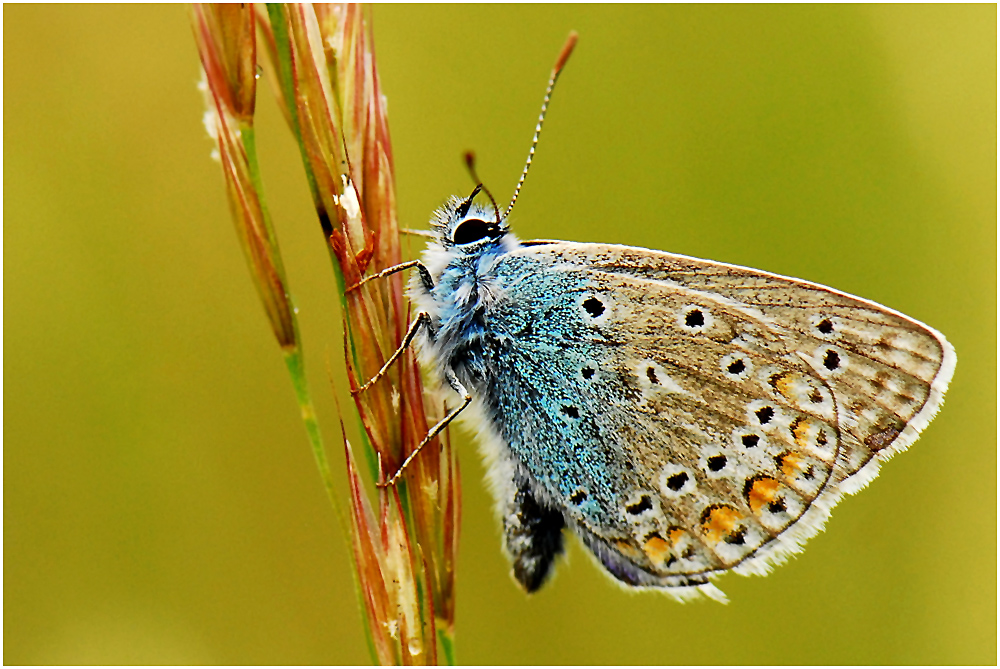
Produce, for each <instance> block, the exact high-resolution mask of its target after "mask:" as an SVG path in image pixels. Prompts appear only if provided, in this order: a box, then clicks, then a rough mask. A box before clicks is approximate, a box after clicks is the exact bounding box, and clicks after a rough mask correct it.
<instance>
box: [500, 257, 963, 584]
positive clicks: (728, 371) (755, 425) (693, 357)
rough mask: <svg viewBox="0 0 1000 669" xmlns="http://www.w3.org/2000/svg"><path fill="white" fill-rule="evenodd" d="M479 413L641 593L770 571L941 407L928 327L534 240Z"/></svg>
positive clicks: (800, 290)
mask: <svg viewBox="0 0 1000 669" xmlns="http://www.w3.org/2000/svg"><path fill="white" fill-rule="evenodd" d="M495 271H496V273H497V277H496V278H497V281H496V285H497V286H501V287H502V295H500V296H497V298H496V299H495V300H493V307H492V308H491V310H490V311H489V328H490V330H491V331H492V332H494V333H496V334H497V336H498V339H499V340H500V341H501V342H502V347H503V352H502V355H498V356H496V360H497V362H496V367H495V374H494V376H495V379H494V382H493V384H492V385H491V386H490V388H489V390H488V392H487V395H488V397H487V401H486V404H487V406H488V407H490V410H489V412H490V413H491V414H492V415H493V417H494V420H493V424H494V426H495V428H496V431H497V432H499V436H500V439H501V441H502V442H504V443H505V444H506V445H507V447H508V448H509V449H510V451H511V453H512V454H513V456H514V459H515V461H516V463H517V465H518V466H519V467H522V468H523V469H524V470H525V472H524V474H525V475H526V476H527V478H528V479H530V481H531V483H532V485H533V488H534V495H535V496H536V497H537V498H538V499H539V501H540V502H541V503H543V504H544V505H545V506H547V507H549V508H555V509H558V510H561V511H562V512H563V514H564V516H565V518H566V520H567V522H568V523H569V524H570V526H571V527H572V528H573V529H574V530H575V531H576V532H577V533H578V534H579V535H580V536H581V538H582V539H583V540H584V542H585V543H586V544H587V545H588V547H589V548H590V549H591V550H592V551H593V552H594V554H595V555H596V556H597V557H598V559H599V560H601V562H602V563H603V564H604V565H605V567H607V568H608V570H609V571H610V572H611V573H612V574H613V575H615V576H616V577H617V578H619V579H620V580H622V581H624V582H626V583H629V584H631V585H639V586H643V585H651V586H688V585H697V584H701V583H706V582H707V577H708V576H710V575H712V574H714V573H719V572H722V571H725V570H729V569H736V570H737V571H744V572H762V571H765V570H766V569H767V567H768V566H769V565H770V564H772V563H774V562H775V561H776V560H779V559H781V558H783V557H784V556H785V555H787V554H789V553H790V552H794V551H795V550H797V549H798V547H799V546H800V545H801V543H802V542H803V541H804V540H805V539H807V538H808V537H809V536H811V535H812V534H814V533H815V532H817V531H818V530H819V529H820V528H821V527H822V525H823V522H824V521H825V519H826V517H827V515H828V513H829V510H830V508H831V507H832V506H833V505H834V504H836V502H837V501H838V500H839V498H840V496H841V495H842V494H843V493H845V492H854V491H855V490H857V489H859V488H860V487H862V486H863V485H865V484H866V483H867V482H868V481H869V480H870V479H871V478H872V477H874V476H875V475H876V474H877V472H878V466H879V464H880V463H881V462H883V461H884V460H885V459H887V458H888V457H890V456H891V455H893V454H894V453H897V452H899V451H901V450H903V449H905V447H906V446H907V445H908V444H910V443H912V441H913V440H914V439H915V438H916V437H917V435H918V433H919V432H920V430H921V429H922V428H923V427H925V426H926V424H927V423H928V422H929V421H930V419H931V418H932V417H933V415H934V413H935V412H936V411H937V409H938V407H939V406H940V404H941V401H942V397H943V394H944V391H945V389H946V388H947V384H948V381H949V380H950V377H951V374H952V372H953V370H954V365H955V355H954V351H953V349H952V348H951V346H950V345H949V344H948V342H947V341H946V340H945V339H944V337H943V336H942V335H940V334H939V333H938V332H936V331H935V330H933V329H931V328H929V327H927V326H925V325H923V324H921V323H919V322H917V321H914V320H912V319H910V318H908V317H906V316H903V315H902V314H899V313H897V312H894V311H892V310H889V309H886V308H885V307H882V306H879V305H877V304H874V303H872V302H869V301H866V300H862V299H859V298H855V297H851V296H849V295H846V294H844V293H840V292H838V291H834V290H832V289H829V288H825V287H822V286H819V285H816V284H811V283H808V282H804V281H798V280H795V279H789V278H786V277H781V276H777V275H773V274H767V273H764V272H759V271H755V270H750V269H745V268H740V267H735V266H731V265H725V264H722V263H713V262H708V261H703V260H696V259H692V258H687V257H684V256H678V255H672V254H666V253H660V252H655V251H649V250H645V249H638V248H631V247H622V246H612V245H600V244H576V243H569V242H553V243H531V244H529V245H526V246H525V247H523V248H522V249H521V250H519V251H518V252H516V253H513V254H509V255H507V256H505V257H504V258H503V259H502V260H501V261H500V263H499V264H498V266H497V267H496V269H495Z"/></svg>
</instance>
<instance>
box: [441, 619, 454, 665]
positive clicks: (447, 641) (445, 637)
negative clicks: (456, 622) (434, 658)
mask: <svg viewBox="0 0 1000 669" xmlns="http://www.w3.org/2000/svg"><path fill="white" fill-rule="evenodd" d="M437 632H438V641H440V642H441V651H442V652H443V653H444V662H445V664H447V665H448V666H449V667H454V666H455V638H454V637H453V636H452V634H451V633H450V632H448V631H447V630H445V629H444V628H442V627H438V628H437Z"/></svg>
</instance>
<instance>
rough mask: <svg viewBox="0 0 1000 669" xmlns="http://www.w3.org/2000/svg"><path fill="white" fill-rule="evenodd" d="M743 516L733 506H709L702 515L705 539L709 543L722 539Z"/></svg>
mask: <svg viewBox="0 0 1000 669" xmlns="http://www.w3.org/2000/svg"><path fill="white" fill-rule="evenodd" d="M740 518H742V516H741V515H740V513H739V511H737V510H736V509H734V508H733V507H731V506H721V505H720V506H715V507H709V508H708V510H706V512H705V514H704V515H703V516H702V521H701V528H702V530H703V531H704V532H705V540H706V541H707V542H708V543H709V544H715V543H718V542H720V541H722V539H723V538H725V536H726V535H727V534H729V533H730V532H731V531H732V530H733V528H734V527H736V523H737V522H739V520H740Z"/></svg>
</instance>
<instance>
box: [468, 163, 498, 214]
mask: <svg viewBox="0 0 1000 669" xmlns="http://www.w3.org/2000/svg"><path fill="white" fill-rule="evenodd" d="M465 166H466V168H468V170H469V174H470V175H471V176H472V180H473V181H475V182H476V183H477V184H478V185H479V186H482V188H483V190H484V191H485V192H486V197H488V198H490V202H492V203H493V211H495V212H496V213H497V226H501V225H503V223H502V222H501V220H500V207H498V206H497V201H496V200H494V199H493V193H491V192H490V189H489V188H487V187H486V186H484V185H483V181H482V179H480V178H479V175H478V174H476V154H475V153H473V152H472V151H466V152H465Z"/></svg>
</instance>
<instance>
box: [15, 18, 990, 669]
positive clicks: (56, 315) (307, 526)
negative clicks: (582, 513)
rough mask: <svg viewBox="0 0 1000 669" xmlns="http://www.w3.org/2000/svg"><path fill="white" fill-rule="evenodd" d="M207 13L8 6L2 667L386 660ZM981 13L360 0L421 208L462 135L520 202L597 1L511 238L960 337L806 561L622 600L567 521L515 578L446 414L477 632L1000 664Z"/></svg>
mask: <svg viewBox="0 0 1000 669" xmlns="http://www.w3.org/2000/svg"><path fill="white" fill-rule="evenodd" d="M187 11H188V10H187V8H185V7H183V6H151V7H136V6H127V5H122V6H113V7H109V6H89V7H75V6H39V7H35V6H7V7H5V8H4V18H5V19H6V22H5V27H4V59H5V67H4V74H5V75H6V81H5V83H4V93H5V103H6V104H5V108H4V154H3V155H4V163H5V167H6V168H7V169H6V170H5V172H4V187H5V192H6V197H5V198H4V214H5V215H6V225H5V226H4V243H5V249H6V251H9V253H7V252H6V251H5V253H4V260H5V261H6V262H5V267H4V279H5V287H4V298H5V303H6V304H5V309H4V311H5V315H7V316H10V320H8V321H6V324H5V325H4V336H5V345H4V352H5V354H6V355H5V362H4V381H5V382H6V392H5V394H4V409H5V414H6V420H5V421H4V437H5V438H7V439H10V441H7V442H6V449H5V450H4V465H5V468H6V473H7V474H9V475H10V476H9V477H6V478H5V484H6V485H5V488H4V540H5V550H4V558H5V561H4V584H5V588H4V623H5V624H4V632H5V634H4V656H3V659H4V662H5V663H8V664H10V663H14V664H29V663H57V664H61V663H119V662H126V663H190V662H194V663H223V664H230V663H237V664H242V663H249V664H257V663H289V664H300V663H364V662H367V661H368V654H367V652H366V650H365V645H364V641H363V637H362V631H361V623H360V617H359V615H358V610H357V605H356V598H355V594H354V586H353V582H352V578H351V576H350V569H351V567H350V562H349V557H348V549H347V545H346V544H345V541H344V537H343V536H342V534H341V532H340V529H339V526H338V525H337V523H336V520H335V517H334V515H333V513H332V511H331V510H330V508H329V506H328V504H327V502H326V500H325V498H324V494H323V491H322V487H321V485H320V481H319V477H318V475H317V473H316V468H315V465H314V464H313V461H312V456H311V454H310V452H309V447H308V443H307V441H306V439H305V435H304V431H303V428H302V425H301V423H300V422H299V419H298V409H297V407H296V404H295V401H294V398H293V394H292V391H291V387H290V384H289V382H288V379H287V375H286V372H285V369H284V365H283V362H282V360H281V357H280V355H279V353H278V350H277V347H276V345H275V342H274V339H273V336H272V334H271V332H270V329H269V326H268V324H267V322H266V319H265V317H264V313H263V309H262V308H261V305H260V303H259V301H258V298H257V296H256V294H255V292H254V289H253V287H252V285H251V282H250V281H249V275H248V270H247V268H246V266H245V263H244V260H243V257H242V255H241V251H240V249H239V246H238V244H237V240H236V235H235V234H234V231H233V229H232V223H231V222H230V218H229V210H228V206H227V203H226V200H225V194H224V190H223V184H222V179H221V175H220V173H219V169H218V166H217V164H216V163H213V162H212V161H211V160H210V159H209V152H210V150H211V148H212V146H211V143H210V142H209V140H208V139H207V137H206V135H205V132H204V129H203V127H202V124H201V116H202V101H201V98H200V95H199V93H198V92H197V90H196V89H195V83H196V81H197V79H198V61H197V56H196V52H195V48H194V44H193V39H192V35H191V28H190V24H189V18H188V14H187ZM996 19H997V17H996V6H995V5H987V6H972V7H969V6H946V7H934V6H919V7H903V6H888V7H846V6H845V7H841V6H837V7H812V6H810V7H752V6H741V7H723V6H706V7H677V6H659V7H607V6H588V7H579V6H571V5H563V6H557V7H525V6H519V7H500V6H491V7H486V6H476V7H469V6H459V5H454V6H443V7H441V6H438V7H419V6H407V7H396V6H378V7H375V8H374V25H375V37H376V44H377V50H378V57H379V61H380V68H381V74H382V77H383V82H384V89H385V92H386V93H387V95H388V98H389V113H390V119H391V124H392V135H393V141H394V151H395V158H396V167H397V177H398V195H399V203H400V214H401V219H402V220H403V221H404V223H405V224H407V225H410V226H413V227H420V226H422V225H423V224H424V222H425V221H426V220H427V219H428V216H429V214H430V212H431V211H432V210H433V209H434V208H435V207H436V206H438V205H439V204H441V202H442V201H443V199H444V198H445V197H446V196H447V195H449V194H452V193H456V194H457V193H463V194H464V193H466V192H467V191H468V190H469V188H470V181H469V178H468V177H467V175H466V174H465V172H464V169H463V167H462V163H461V154H462V152H463V151H464V150H466V149H470V148H471V149H475V150H476V151H477V153H478V155H479V158H480V173H481V176H482V177H483V178H484V179H485V180H486V182H487V184H488V185H490V187H491V188H492V189H493V191H494V193H496V194H497V197H498V199H500V200H501V201H504V200H505V199H506V198H507V197H508V196H509V193H510V191H511V189H512V188H513V185H514V183H515V181H516V178H517V175H518V173H519V171H520V169H521V166H522V164H523V160H524V157H525V155H526V152H527V149H528V141H529V139H530V136H531V131H532V128H533V126H534V123H535V115H536V113H537V109H538V106H539V104H540V102H541V96H542V92H543V89H544V85H545V81H546V78H547V77H548V73H549V68H550V67H551V65H552V62H553V60H554V58H555V56H556V54H557V52H558V50H559V48H560V46H561V45H562V43H563V40H564V39H565V37H566V34H567V32H568V31H569V30H570V29H571V28H575V29H577V30H578V31H579V32H580V43H579V45H578V47H577V51H576V53H575V55H574V56H573V58H572V60H571V61H570V64H569V66H568V69H567V70H566V72H565V74H564V76H563V78H562V80H561V83H560V89H559V90H558V91H557V92H556V95H555V98H554V101H553V105H552V108H551V111H550V115H549V119H548V124H547V126H546V133H545V135H544V136H543V138H542V142H541V146H540V150H539V153H538V155H537V160H536V161H535V165H534V168H533V172H532V174H531V176H530V177H529V179H528V182H527V185H526V187H525V190H524V192H523V196H522V198H521V201H520V203H519V205H518V209H517V210H516V212H515V216H514V226H515V228H516V231H517V233H518V234H519V235H521V236H522V237H526V238H531V237H545V238H563V239H572V240H578V241H606V242H618V243H624V244H632V245H640V246H646V247H650V248H656V249H665V250H670V251H675V252H679V253H684V254H689V255H694V256H699V257H707V258H712V259H716V260H722V261H728V262H733V263H738V264H742V265H749V266H752V267H758V268H761V269H766V270H770V271H772V272H778V273H781V274H787V275H791V276H799V277H803V278H807V279H810V280H813V281H818V282H820V283H824V284H829V285H832V286H835V287H837V288H840V289H842V290H845V291H848V292H851V293H854V294H858V295H862V296H864V297H867V298H870V299H873V300H876V301H878V302H881V303H884V304H886V305H889V306H891V307H893V308H896V309H899V310H901V311H903V312H904V313H907V314H909V315H912V316H914V317H915V318H918V319H921V320H923V321H926V322H927V323H929V324H931V325H933V326H934V327H936V328H938V329H940V330H941V331H943V332H944V333H945V334H946V335H947V336H948V337H949V339H950V340H951V341H952V343H953V344H954V345H955V348H956V349H957V351H958V358H959V363H958V369H957V373H956V375H955V378H954V381H953V382H952V386H951V390H950V392H949V395H948V399H947V402H946V403H945V406H944V410H943V412H942V413H941V415H940V416H939V417H938V418H937V420H936V421H934V423H933V424H931V426H930V427H929V428H928V429H927V431H926V432H925V436H924V437H923V438H922V439H921V440H920V441H919V442H917V443H916V444H915V445H914V446H913V447H912V448H911V450H910V452H908V453H906V454H904V455H902V456H900V457H898V458H897V459H895V460H894V461H893V462H891V463H890V464H889V465H888V466H886V467H885V468H884V469H883V473H882V475H881V476H880V477H879V479H877V480H876V481H875V482H874V483H873V484H872V485H871V486H870V487H869V488H868V489H867V490H865V491H864V492H863V493H861V494H860V495H858V496H857V497H854V498H850V499H847V500H845V501H844V502H843V503H842V504H841V506H840V507H838V509H837V510H836V512H835V513H834V514H833V518H832V519H831V522H830V523H829V524H828V526H827V531H826V532H825V533H823V534H821V535H819V536H818V537H816V538H814V539H813V540H812V541H810V542H809V545H808V547H807V549H806V551H805V552H804V553H803V554H802V555H800V556H798V557H797V558H796V559H793V560H792V561H791V562H790V563H789V564H787V565H785V566H784V567H781V568H779V569H777V570H776V571H775V572H774V573H773V574H771V575H770V576H768V577H767V578H757V577H755V578H742V577H737V576H729V577H726V578H723V579H722V580H721V581H720V582H719V585H720V586H721V587H722V589H723V590H725V591H726V592H727V594H728V595H729V596H730V598H731V600H732V602H731V603H730V604H729V605H728V606H722V605H718V604H715V603H710V602H704V603H696V604H688V605H679V604H677V603H675V602H674V601H672V600H671V599H669V598H667V597H664V596H658V595H657V594H655V593H647V594H637V595H633V594H630V593H627V592H625V591H623V590H622V589H620V588H618V587H616V586H615V585H614V584H613V583H612V582H611V581H610V580H609V579H608V578H606V577H605V576H603V575H602V574H601V573H600V572H599V570H598V568H597V567H595V566H594V564H593V563H592V562H591V561H590V560H589V559H588V558H587V557H586V556H585V554H584V553H583V551H582V549H581V548H580V546H579V545H578V544H577V543H576V542H575V541H573V542H570V544H571V545H570V549H569V559H568V560H566V561H564V562H563V563H562V564H560V565H559V568H558V573H557V575H556V578H555V580H554V581H553V582H551V583H550V584H549V585H548V587H546V588H545V589H544V590H543V591H542V592H541V593H540V594H538V595H537V596H534V597H530V598H529V597H526V596H525V595H524V594H522V593H521V592H520V591H519V590H518V588H517V587H516V586H515V585H514V583H513V581H512V579H511V578H510V577H509V576H508V565H507V564H506V561H505V559H504V557H503V556H502V555H501V552H500V537H499V527H498V524H497V522H496V521H495V520H494V518H493V516H492V512H491V505H490V500H489V498H488V493H487V492H486V490H485V488H484V487H483V485H482V478H483V470H482V466H481V464H480V462H479V458H478V455H477V454H476V451H475V447H474V445H473V443H472V441H471V439H469V438H468V435H465V434H462V433H461V432H456V433H455V434H456V436H457V437H459V441H460V445H459V448H460V453H461V462H462V466H463V473H464V488H465V495H464V504H465V506H464V515H463V530H462V531H463V536H462V544H461V551H460V561H459V566H458V609H457V623H458V636H457V650H458V659H459V660H460V661H461V662H464V663H484V662H485V663H514V662H520V663H577V662H582V663H651V664H659V663H665V664H672V663H696V664H702V663H707V664H713V663H722V664H730V663H765V664H785V663H792V664H795V663H834V664H841V663H845V664H853V663H866V664H867V663H902V664H908V663H959V664H964V663H985V664H993V663H995V662H996V661H997V655H996V630H997V616H996V611H997V608H996V605H997V600H996V592H997V588H996V574H997V571H996V566H997V553H996V548H997V537H996V527H997V524H996V522H997V521H996V508H997V507H996V503H997V499H996V480H997V479H996V475H997V467H996V439H997V433H996V406H997V405H996V401H997V397H996V381H997V378H996V371H995V370H996V343H997V339H996V323H997V320H996V307H995V305H996V257H997V256H996V250H997V249H996V240H997V237H996V227H995V225H996V220H997V210H996V202H997V200H996V183H997V182H996V176H997V173H996V99H997V98H996V81H997V79H996V23H997V21H996ZM260 92H261V98H260V104H259V109H260V111H259V121H258V123H259V132H258V137H259V142H260V145H261V151H262V161H263V170H264V177H265V185H266V189H267V194H268V198H269V204H270V206H271V211H272V213H273V215H274V217H275V220H276V224H277V227H278V234H279V237H280V240H281V244H282V249H283V252H284V257H285V264H286V266H287V268H288V272H289V281H290V284H291V287H292V290H293V291H294V293H295V295H296V297H297V300H298V304H299V307H300V311H301V313H300V322H301V324H302V327H303V331H304V339H305V346H306V355H307V360H308V362H309V364H310V370H311V380H312V384H313V390H314V393H315V396H316V398H317V402H318V404H319V410H320V414H321V418H322V419H323V421H324V424H325V428H326V437H327V441H328V445H329V446H331V448H332V449H333V457H334V460H335V462H337V463H338V464H341V463H342V461H341V460H340V458H339V455H338V451H336V450H335V446H336V443H337V440H336V437H337V431H336V430H337V423H336V415H337V414H336V406H335V403H334V394H335V393H334V391H333V390H332V389H331V385H330V382H329V380H328V376H327V371H326V370H327V366H328V365H329V367H330V368H331V369H332V370H333V373H334V375H340V374H342V371H341V369H342V353H341V351H342V348H341V346H342V343H341V342H342V339H341V337H342V332H341V328H340V322H339V317H338V315H337V304H338V302H337V298H336V295H335V294H334V289H335V287H334V281H333V277H332V273H331V270H330V265H329V260H328V258H327V256H326V253H325V251H324V249H323V244H322V240H321V236H320V234H319V228H318V225H317V223H316V220H315V217H314V215H313V214H312V212H311V207H310V204H309V202H310V200H309V196H308V191H307V189H306V185H305V183H304V179H303V174H302V169H301V166H300V163H299V156H298V153H297V150H296V148H295V147H294V145H293V144H292V141H291V139H290V136H289V134H288V132H287V131H286V129H285V127H284V125H283V121H282V120H281V118H280V115H279V114H278V112H277V108H276V107H275V105H274V102H273V100H272V99H271V97H270V91H269V89H268V88H266V87H262V88H261V91H260ZM341 385H342V379H336V380H335V382H334V386H336V387H340V386H341ZM340 401H341V403H342V405H344V406H348V405H347V404H346V401H345V397H344V396H343V395H340ZM341 469H342V468H341ZM341 482H342V471H341Z"/></svg>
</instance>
